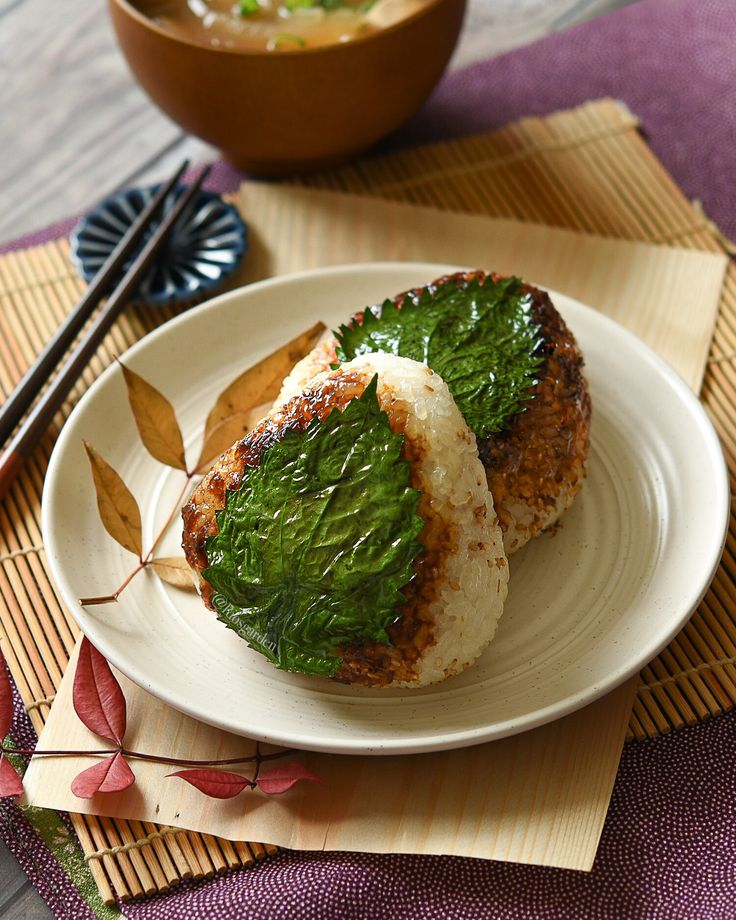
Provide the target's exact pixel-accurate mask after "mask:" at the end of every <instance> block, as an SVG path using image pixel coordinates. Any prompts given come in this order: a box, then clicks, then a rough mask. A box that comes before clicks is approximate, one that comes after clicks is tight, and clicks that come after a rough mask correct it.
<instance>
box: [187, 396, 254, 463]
mask: <svg viewBox="0 0 736 920" xmlns="http://www.w3.org/2000/svg"><path fill="white" fill-rule="evenodd" d="M270 408H271V400H269V401H268V402H265V403H262V404H261V405H260V406H256V407H255V408H254V409H246V410H245V412H234V413H233V414H232V415H230V416H228V417H227V418H225V419H223V420H222V421H221V422H220V424H219V425H216V426H215V427H214V428H213V429H212V431H211V432H210V433H209V435H208V436H207V438H206V440H205V442H204V444H203V445H202V450H201V452H200V459H201V458H202V457H205V458H206V459H205V460H204V461H202V463H201V466H198V467H197V469H196V470H195V472H197V473H204V472H206V470H207V467H208V466H209V465H210V464H211V463H212V461H213V460H215V459H216V458H217V457H219V456H220V454H221V453H222V452H223V451H226V450H227V449H228V447H230V445H231V444H234V443H235V442H236V441H239V440H240V439H241V438H242V437H245V435H246V434H247V433H248V432H249V431H250V430H251V428H252V427H253V426H254V425H255V424H256V422H259V421H260V420H261V419H262V418H263V416H264V415H265V414H266V413H267V412H268V410H269V409H270Z"/></svg>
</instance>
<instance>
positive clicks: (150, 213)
mask: <svg viewBox="0 0 736 920" xmlns="http://www.w3.org/2000/svg"><path fill="white" fill-rule="evenodd" d="M188 165H189V162H188V161H187V160H185V161H184V162H183V163H182V164H181V166H180V167H179V168H178V169H177V171H176V172H175V173H174V175H173V176H172V177H171V178H170V179H169V181H168V182H167V183H166V184H165V185H162V186H161V188H160V189H159V190H158V192H156V194H155V195H154V196H153V198H152V199H151V200H150V201H149V202H148V204H147V205H146V207H145V208H144V209H143V210H142V211H141V213H140V215H139V216H138V217H137V219H136V220H135V221H134V222H133V223H132V224H131V226H130V227H129V228H128V230H127V232H126V233H125V235H124V236H123V237H122V239H121V240H120V242H119V243H118V244H117V246H116V247H115V248H114V249H113V251H112V252H111V253H110V255H109V256H108V257H107V259H106V260H105V262H104V263H103V265H102V266H101V267H100V270H99V271H98V272H97V274H96V275H95V277H94V278H93V279H92V282H91V283H90V286H89V287H88V288H87V290H86V291H85V293H84V294H83V295H82V297H81V299H80V300H79V302H78V303H77V305H76V306H75V307H74V309H73V310H72V312H71V313H70V314H69V316H67V318H66V319H65V320H64V322H63V323H62V324H61V325H60V326H59V328H58V329H57V330H56V332H55V333H54V335H53V336H52V337H51V339H49V341H48V343H47V344H46V346H45V348H44V350H43V351H42V352H41V354H40V355H39V356H38V357H37V358H36V360H35V361H34V362H33V364H32V365H31V366H30V367H29V368H28V370H27V371H26V372H25V374H24V375H23V377H22V378H21V380H20V382H19V383H18V385H17V386H16V387H15V389H14V390H13V392H12V393H11V394H10V396H8V398H7V399H6V400H5V402H4V403H3V406H2V409H0V444H5V442H6V441H7V440H8V438H9V437H10V435H11V434H12V433H13V430H14V428H15V426H16V425H17V424H18V422H19V421H20V420H21V419H22V418H23V415H24V414H25V413H26V411H27V410H28V407H29V406H30V405H31V403H32V402H33V400H34V399H35V398H36V396H37V395H38V393H39V391H40V390H41V387H42V386H43V385H44V384H45V383H46V381H47V380H48V379H49V377H50V376H51V372H52V371H53V369H54V368H55V367H56V365H57V364H58V363H59V361H61V359H62V357H63V355H64V354H65V352H66V351H67V349H69V348H70V347H71V344H72V342H73V341H74V339H75V338H76V337H77V335H78V334H79V332H80V331H81V329H82V327H83V326H84V324H85V323H86V322H87V320H88V319H89V317H90V315H91V314H92V312H93V310H94V309H95V307H96V306H97V305H98V304H99V302H100V300H101V299H102V298H103V297H104V296H105V294H107V293H108V291H110V290H111V288H112V287H113V285H114V284H115V282H116V281H117V279H118V277H119V275H120V272H121V270H122V267H123V264H124V263H125V260H126V259H127V258H128V257H129V256H130V255H131V253H132V252H133V250H134V249H135V247H136V246H137V245H138V244H139V243H140V241H141V239H142V238H143V235H144V233H145V232H146V230H147V229H148V227H149V226H150V224H151V221H152V220H153V219H154V218H155V217H156V216H157V214H158V212H159V211H160V210H161V207H162V206H163V203H164V201H165V200H166V198H167V196H168V195H169V193H170V192H171V191H172V189H174V188H175V187H176V184H177V183H178V181H179V179H181V177H182V174H183V173H184V170H185V169H186V168H187V166H188Z"/></svg>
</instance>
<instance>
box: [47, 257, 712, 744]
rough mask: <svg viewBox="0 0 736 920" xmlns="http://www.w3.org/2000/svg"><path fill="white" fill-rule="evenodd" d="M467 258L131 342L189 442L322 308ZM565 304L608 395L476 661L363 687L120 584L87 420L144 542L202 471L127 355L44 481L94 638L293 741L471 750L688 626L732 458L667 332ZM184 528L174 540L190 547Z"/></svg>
mask: <svg viewBox="0 0 736 920" xmlns="http://www.w3.org/2000/svg"><path fill="white" fill-rule="evenodd" d="M447 270H452V269H450V268H449V267H448V266H438V265H421V264H378V265H357V266H345V267H340V268H334V269H328V270H323V271H319V272H312V273H306V274H300V275H293V276H290V277H286V278H280V279H276V280H272V281H266V282H263V283H261V284H255V285H252V286H250V287H247V288H244V289H241V290H239V291H235V292H233V293H230V294H225V295H223V296H222V297H219V298H217V299H215V300H213V301H210V302H209V303H207V304H204V305H203V306H201V307H199V308H198V309H195V310H192V311H191V312H190V313H187V314H185V315H184V316H182V317H180V318H178V319H176V320H174V321H172V322H170V323H167V324H166V325H165V326H164V327H162V328H161V329H160V330H158V331H157V332H154V333H153V334H151V335H149V336H148V337H147V338H146V339H145V340H144V341H143V342H141V343H140V344H138V345H136V346H135V347H134V348H132V349H131V350H130V351H129V352H128V353H127V354H126V356H125V361H126V364H128V365H129V366H130V367H131V368H133V369H134V370H135V371H137V372H138V373H139V374H142V375H143V376H144V377H145V378H146V379H147V380H149V381H150V382H151V383H153V384H154V385H155V386H157V387H158V388H159V389H161V390H162V391H163V392H164V393H165V394H166V395H167V396H168V397H169V398H170V399H171V401H172V402H173V403H174V405H175V407H176V411H177V415H178V418H179V421H180V423H181V426H182V428H183V430H184V432H185V435H186V442H187V452H188V456H189V458H190V461H191V460H193V459H194V458H195V457H196V453H197V449H198V446H199V438H200V437H201V426H202V423H203V421H204V418H205V416H206V414H207V412H208V410H209V408H210V406H211V405H212V403H213V401H214V398H215V396H216V395H217V393H218V392H219V391H220V390H221V389H222V388H223V386H225V385H226V384H227V383H229V382H230V380H232V379H233V378H234V377H235V376H236V375H237V374H238V373H239V372H240V371H242V370H243V369H244V368H246V367H247V366H249V365H250V364H252V363H253V362H254V361H256V360H258V359H259V358H260V357H262V356H263V355H265V354H267V353H268V352H270V351H272V350H273V349H274V348H276V347H278V346H279V345H280V344H282V343H283V342H284V341H286V340H287V339H289V338H291V337H292V336H294V335H295V334H297V333H298V332H300V331H302V330H303V329H305V328H307V326H309V325H311V324H312V323H313V322H314V321H315V320H317V319H322V320H323V321H324V322H325V323H327V324H332V325H334V324H337V323H338V322H340V321H342V320H344V319H345V318H346V317H347V316H349V315H350V314H351V313H352V312H353V310H355V309H357V308H360V307H362V306H364V305H366V304H370V303H374V302H377V301H379V300H381V299H382V298H383V297H385V296H390V295H393V294H395V293H398V292H399V291H402V290H405V289H407V288H409V287H411V286H413V285H416V284H420V283H425V282H427V281H430V280H432V279H433V278H435V277H437V276H439V275H441V274H443V273H445V272H446V271H447ZM554 301H555V303H556V305H557V307H558V309H559V311H560V313H561V314H562V315H563V316H564V318H565V319H566V321H567V322H568V324H569V326H570V327H571V328H572V330H573V332H574V334H575V336H576V337H577V339H578V342H579V344H580V346H581V348H582V350H583V352H584V354H585V358H586V366H587V376H588V380H589V383H590V389H591V393H592V399H593V407H594V415H593V425H592V451H591V457H590V472H589V476H588V479H587V481H586V483H585V486H584V488H583V490H582V492H581V494H580V496H579V497H578V499H577V501H576V503H575V505H574V507H573V509H572V510H571V511H570V512H569V513H568V514H567V516H566V517H565V518H564V520H563V525H562V527H561V528H560V529H559V530H558V531H557V532H556V533H554V535H543V536H542V537H540V538H538V539H537V540H535V541H533V542H532V543H531V544H529V545H528V546H527V547H526V548H525V549H523V550H522V551H521V552H520V553H518V554H517V555H515V556H513V557H512V559H511V563H510V565H511V581H510V590H509V597H508V602H507V605H506V610H505V612H504V615H503V618H502V620H501V624H500V627H499V630H498V634H497V637H496V639H495V640H494V642H493V643H492V644H491V646H490V647H489V648H488V650H487V651H486V653H485V654H484V655H483V656H482V658H481V659H480V660H479V661H478V662H477V663H476V664H475V665H474V666H473V667H471V668H470V669H469V670H467V671H466V672H465V673H464V674H462V675H460V676H459V677H456V678H453V679H451V680H448V681H446V682H444V683H442V684H439V685H437V686H435V687H429V688H426V689H424V690H418V691H416V690H415V691H405V690H404V691H380V690H379V691H376V690H365V689H362V688H350V687H343V686H341V685H338V684H334V683H331V682H329V681H326V680H322V679H321V678H305V677H301V676H297V675H292V674H287V673H283V672H281V671H278V670H277V669H275V668H274V667H272V665H270V664H269V663H268V662H267V661H266V660H265V659H263V658H262V657H261V656H260V655H258V654H257V653H255V652H253V651H251V650H250V649H249V648H248V646H247V645H246V644H245V642H243V641H242V640H241V639H239V638H238V637H237V636H236V635H235V634H234V633H232V632H231V631H229V630H228V629H226V628H225V627H224V626H223V625H221V624H220V623H219V622H218V621H217V620H216V619H215V617H214V616H213V615H212V614H211V613H209V612H208V611H207V610H206V609H205V608H204V606H203V605H202V604H201V602H200V600H199V598H198V597H196V596H195V595H190V594H187V593H184V592H182V591H178V590H176V589H174V588H170V587H167V586H166V585H164V584H162V583H161V582H160V581H159V580H158V579H157V577H156V576H155V575H154V574H153V573H152V572H150V571H146V572H144V573H142V574H140V575H139V576H138V577H137V578H136V579H135V580H134V581H133V582H132V584H131V585H130V586H129V587H128V589H127V590H126V591H125V592H124V594H123V595H122V596H121V599H120V602H119V603H118V604H116V605H110V606H104V607H89V608H87V609H83V608H81V607H80V605H79V603H78V598H79V597H81V596H92V595H99V594H107V593H109V592H110V591H111V590H113V589H114V588H115V587H116V586H117V585H118V584H119V583H120V582H121V581H122V580H123V578H124V577H125V575H126V574H127V573H128V572H130V570H131V568H132V567H133V560H132V556H131V555H130V554H129V553H127V552H126V551H125V550H123V549H121V548H120V547H118V545H117V544H116V543H115V542H114V541H113V540H112V539H111V538H110V537H108V535H107V534H106V533H105V531H104V530H103V528H102V525H101V523H100V519H99V517H98V513H97V509H96V504H95V496H94V492H93V487H92V481H91V476H90V471H89V468H88V464H87V461H86V458H85V456H84V453H83V449H82V439H83V438H85V439H87V440H88V441H90V442H91V443H92V444H93V445H94V446H95V447H96V448H97V449H98V450H99V451H100V452H101V453H102V455H103V456H104V457H105V458H106V459H107V460H108V461H109V462H110V463H112V464H113V466H114V467H115V468H116V469H117V470H118V472H119V473H120V474H121V475H122V477H123V479H124V480H125V482H126V483H127V484H128V486H129V487H130V488H131V489H132V491H133V493H134V494H135V495H136V497H137V499H138V501H139V503H140V505H141V509H142V512H143V526H144V535H145V540H146V542H147V543H148V544H149V545H150V540H151V538H152V535H153V534H154V533H155V532H156V531H157V530H158V528H159V527H160V526H161V525H162V523H163V521H164V520H165V519H166V516H167V515H168V513H169V511H170V509H171V508H172V507H173V504H174V502H175V500H176V497H177V495H178V494H179V491H180V489H181V486H182V475H183V474H181V473H178V472H176V471H173V470H170V469H167V468H164V467H162V466H161V465H160V464H158V463H157V462H156V461H155V460H153V459H151V458H150V457H149V456H148V454H147V453H146V451H145V450H144V449H143V448H142V447H141V445H140V442H139V439H138V436H137V433H136V430H135V427H134V423H133V419H132V416H131V412H130V409H129V406H128V403H127V398H126V392H125V386H124V383H123V380H122V375H121V372H120V370H119V368H116V367H113V368H111V369H110V370H108V371H107V372H106V373H105V374H103V375H102V377H101V378H100V379H99V380H98V381H97V383H96V384H95V385H94V386H93V387H92V388H91V389H90V390H89V392H88V393H87V394H86V395H85V397H84V398H83V399H82V401H81V402H80V404H79V406H78V407H77V409H76V410H75V412H74V413H73V415H72V417H71V418H70V419H69V421H68V422H67V424H66V426H65V427H64V429H63V432H62V435H61V437H60V438H59V442H58V444H57V446H56V450H55V451H54V454H53V457H52V459H51V465H50V467H49V473H48V477H47V479H46V488H45V492H44V501H43V527H44V537H45V543H46V548H47V553H48V557H49V561H50V563H51V566H52V568H53V572H54V576H55V577H56V580H57V583H58V585H59V587H60V588H61V591H62V594H63V595H64V598H65V600H66V602H67V604H68V605H69V608H70V609H71V610H72V612H73V613H74V616H75V617H76V618H77V620H78V622H79V624H80V626H81V628H82V629H83V631H84V632H85V633H86V634H87V635H88V636H89V638H90V640H91V641H92V642H93V644H94V645H95V646H96V647H97V648H98V649H99V650H100V651H101V652H102V653H103V654H104V655H105V656H106V657H107V658H108V659H109V660H110V661H111V662H112V663H113V664H115V665H116V666H117V667H118V668H120V670H121V671H123V672H124V673H125V674H126V675H128V677H130V678H131V679H132V680H134V681H135V682H136V683H137V684H139V685H140V686H142V687H144V688H145V689H146V690H149V691H150V692H151V693H153V694H154V695H156V696H158V697H160V698H162V699H164V700H166V701H167V702H168V703H170V704H171V705H172V706H174V707H176V708H177V709H180V710H182V711H184V712H186V713H188V714H189V715H191V716H194V717H195V718H197V719H201V720H203V721H205V722H210V723H212V724H214V725H217V726H220V727H222V728H224V729H227V730H229V731H232V732H236V733H239V734H243V735H248V736H251V737H253V738H258V739H261V740H264V741H271V742H273V743H277V744H286V745H290V746H295V747H302V748H309V749H313V750H321V751H335V752H343V753H370V754H395V753H403V752H418V751H430V750H440V749H445V748H453V747H461V746H464V745H470V744H476V743H478V742H481V741H488V740H490V739H493V738H501V737H503V736H506V735H511V734H514V733H516V732H520V731H522V730H526V729H530V728H533V727H534V726H537V725H540V724H542V723H545V722H549V721H551V720H553V719H556V718H559V717H560V716H563V715H565V714H566V713H569V712H571V711H573V710H575V709H577V708H579V707H581V706H584V705H585V704H587V703H590V702H592V701H593V700H595V699H596V698H597V697H599V696H601V695H602V694H604V693H606V692H607V691H609V690H611V689H612V688H614V687H615V686H616V685H617V684H619V683H621V682H622V681H624V680H625V679H626V678H627V677H629V676H630V675H632V674H634V673H636V672H637V671H638V670H639V669H640V668H641V667H642V665H644V664H645V663H646V662H647V661H649V660H650V659H651V658H652V657H654V656H655V655H656V654H657V653H658V652H659V651H660V650H661V649H662V648H663V647H664V646H665V645H666V644H667V642H668V641H669V640H670V639H671V638H672V637H673V636H674V635H675V634H676V633H677V632H678V630H679V629H680V628H681V627H682V625H683V624H684V623H685V621H686V620H687V618H688V617H689V616H690V614H691V612H692V610H693V609H694V608H695V606H696V605H697V603H698V601H699V600H700V598H701V596H702V595H703V593H704V591H705V589H706V587H707V585H708V583H709V581H710V578H711V576H712V574H713V571H714V569H715V566H716V564H717V562H718V559H719V557H720V553H721V550H722V546H723V540H724V535H725V529H726V522H727V516H728V488H727V479H726V471H725V464H724V461H723V456H722V453H721V448H720V445H719V443H718V439H717V437H716V435H715V433H714V431H713V428H712V426H711V424H710V422H709V421H708V419H707V417H706V415H705V413H704V412H703V410H702V408H701V406H700V403H699V402H698V400H697V399H696V398H695V397H694V396H693V394H692V393H691V392H690V390H689V389H688V388H687V387H686V386H685V384H684V383H683V382H682V381H681V380H680V378H679V377H677V375H676V374H675V373H674V372H673V371H672V370H671V369H670V368H669V367H668V366H667V365H666V364H664V362H662V361H661V360H660V359H659V358H658V357H657V356H656V355H655V354H654V353H653V352H652V351H650V350H649V349H648V348H647V347H646V346H645V345H643V344H642V343H641V342H640V341H639V340H638V339H636V338H635V337H633V336H632V335H631V334H630V333H628V332H626V331H625V330H623V329H622V328H621V327H620V326H618V325H616V324H615V323H613V322H611V321H610V320H608V319H606V318H605V317H602V316H601V315H600V314H598V313H596V312H594V311H593V310H591V309H589V308H588V307H585V306H582V305H581V304H579V303H577V302H576V301H573V300H571V299H570V298H568V297H564V296H562V295H559V294H558V295H555V296H554ZM179 542H180V533H179V530H178V527H175V528H174V529H173V530H172V532H171V533H170V534H169V536H168V537H167V541H166V543H165V544H164V546H163V548H162V552H161V554H162V555H174V554H177V553H179V552H180V550H179Z"/></svg>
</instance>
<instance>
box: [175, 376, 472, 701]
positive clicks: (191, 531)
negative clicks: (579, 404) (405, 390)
mask: <svg viewBox="0 0 736 920" xmlns="http://www.w3.org/2000/svg"><path fill="white" fill-rule="evenodd" d="M368 382H369V380H368V378H367V377H365V376H363V375H360V374H346V373H342V374H341V373H340V372H339V371H338V372H335V373H334V374H332V375H330V376H329V377H327V378H326V379H324V380H322V381H320V382H319V383H317V384H316V385H313V386H310V387H308V388H307V389H306V390H305V391H304V393H302V394H300V395H299V396H296V397H294V398H292V399H290V400H289V401H288V402H286V403H285V404H284V405H283V406H281V407H280V408H279V409H278V411H276V412H274V413H273V414H271V415H269V416H267V417H266V418H265V419H263V420H262V421H261V422H260V423H259V424H258V425H257V426H256V428H254V429H253V430H252V431H251V432H249V433H248V434H247V435H246V436H245V437H244V438H243V439H242V440H240V441H238V442H237V443H236V444H234V445H233V446H232V447H231V448H230V449H229V450H228V451H227V452H226V453H225V454H223V456H222V457H221V458H220V459H219V460H218V461H217V464H216V466H215V467H214V468H213V469H212V470H211V471H210V472H209V473H208V474H207V476H205V478H204V479H203V480H202V482H201V483H200V484H199V486H198V487H197V489H196V490H195V492H194V493H193V495H192V497H191V498H190V499H189V501H188V502H187V503H186V505H185V506H184V508H183V509H182V518H183V521H184V534H183V541H182V546H183V548H184V553H185V555H186V558H187V561H188V562H189V564H190V565H191V567H192V568H193V569H194V570H195V571H196V572H197V573H198V574H199V575H200V576H201V575H202V572H203V571H204V570H205V569H206V568H207V566H208V561H207V551H206V543H207V540H208V539H209V537H211V536H214V535H215V534H216V533H217V521H216V519H215V512H216V511H219V510H220V509H222V508H224V507H225V498H226V492H227V491H228V490H230V491H235V490H237V489H239V488H240V486H241V485H242V482H243V478H244V476H245V475H246V469H247V468H248V467H257V466H259V465H260V462H261V457H262V456H263V453H264V451H266V450H267V449H268V447H269V446H270V445H272V444H274V443H275V442H277V441H280V440H281V439H282V438H283V437H284V435H285V434H286V432H287V431H303V430H304V429H305V428H306V427H307V425H308V424H309V422H311V421H312V419H314V418H319V419H320V420H323V419H325V418H326V417H327V415H328V414H329V413H330V412H331V411H332V410H333V409H339V410H342V409H344V408H345V406H346V405H347V404H348V402H350V400H352V399H355V398H357V397H358V396H360V394H361V393H362V392H363V390H364V389H365V387H366V386H367V384H368ZM380 389H381V388H379V398H380V400H381V405H382V408H384V409H385V410H387V412H388V417H389V422H390V425H391V429H392V430H393V431H394V433H399V434H403V435H404V437H405V440H404V450H403V456H404V459H406V460H409V461H411V463H412V473H411V477H410V484H411V485H412V487H414V488H417V489H419V490H420V492H421V484H420V483H419V482H418V481H417V461H418V460H419V459H421V457H422V456H423V455H424V453H425V452H426V450H427V447H426V445H425V444H424V443H422V441H421V439H418V438H410V437H409V436H407V433H406V416H405V414H404V413H403V412H402V411H400V408H399V405H398V401H397V400H396V397H395V396H391V395H390V391H388V388H387V387H385V386H384V387H383V392H380ZM387 391H388V395H384V394H386V393H387ZM418 513H419V515H420V517H421V518H422V519H423V521H424V528H423V529H422V532H421V533H420V535H419V540H420V542H421V543H422V544H423V545H424V547H425V549H424V552H423V553H421V554H420V555H419V556H418V557H417V558H416V559H415V560H414V564H413V568H414V576H413V578H412V580H411V581H410V582H409V584H408V585H407V586H406V587H405V588H404V592H403V593H404V597H405V598H406V602H405V603H404V604H403V605H401V607H399V608H397V617H396V620H395V621H394V623H393V624H391V625H390V626H389V627H388V629H387V632H388V634H389V636H390V638H391V641H392V643H393V646H388V645H382V644H379V643H374V642H371V643H357V642H356V643H350V644H348V645H345V646H342V647H340V649H339V650H338V653H339V656H340V658H341V659H342V665H341V667H340V670H339V671H338V673H337V675H336V677H335V679H336V680H338V681H344V682H349V683H353V684H364V685H365V686H370V687H380V686H386V685H388V684H390V683H392V682H394V681H412V680H414V679H415V677H416V663H417V661H418V660H419V658H420V657H421V656H422V655H423V654H424V652H425V651H426V650H427V649H428V648H429V647H430V646H431V645H433V644H434V642H435V639H434V629H433V626H434V624H433V621H432V618H431V616H430V615H429V613H428V609H429V605H430V603H431V602H432V601H434V600H435V599H436V597H437V593H438V585H439V584H440V582H441V580H442V579H443V577H444V572H445V568H446V559H447V557H448V555H449V554H451V553H454V552H456V550H457V544H458V536H457V532H456V527H455V526H454V525H453V524H452V523H451V522H449V521H447V520H445V519H444V518H443V517H442V515H441V514H439V513H438V512H437V511H435V510H434V509H433V508H432V506H431V503H430V499H429V496H427V495H425V493H424V492H421V497H420V500H419V507H418ZM200 589H201V593H202V599H203V600H204V602H205V604H206V605H207V606H208V607H209V608H210V609H211V610H214V609H215V608H214V606H213V604H212V593H213V592H212V587H211V585H210V584H209V583H208V582H207V581H205V580H204V579H200Z"/></svg>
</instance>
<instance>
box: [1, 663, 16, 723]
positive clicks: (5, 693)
mask: <svg viewBox="0 0 736 920" xmlns="http://www.w3.org/2000/svg"><path fill="white" fill-rule="evenodd" d="M12 723H13V691H12V689H11V687H10V678H9V677H8V672H7V671H6V670H5V658H4V657H3V653H2V652H0V741H2V740H3V738H4V737H5V736H6V735H7V734H8V732H9V731H10V726H11V725H12Z"/></svg>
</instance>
